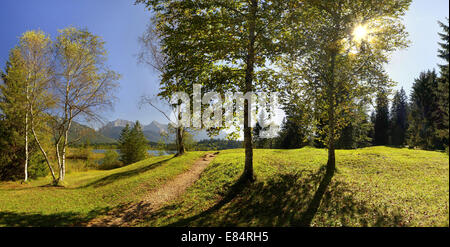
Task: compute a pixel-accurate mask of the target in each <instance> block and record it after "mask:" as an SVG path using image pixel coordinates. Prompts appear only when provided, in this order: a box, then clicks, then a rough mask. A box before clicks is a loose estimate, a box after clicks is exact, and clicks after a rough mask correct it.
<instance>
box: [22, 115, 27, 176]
mask: <svg viewBox="0 0 450 247" xmlns="http://www.w3.org/2000/svg"><path fill="white" fill-rule="evenodd" d="M24 172H25V177H24V179H23V181H24V182H26V181H28V112H27V113H25V168H24Z"/></svg>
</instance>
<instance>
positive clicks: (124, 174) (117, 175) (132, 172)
mask: <svg viewBox="0 0 450 247" xmlns="http://www.w3.org/2000/svg"><path fill="white" fill-rule="evenodd" d="M173 158H174V157H171V158H167V159H164V160H161V161H159V162H155V163H151V164H149V165H146V166H144V167H140V168H137V169H133V170H129V171H124V172H118V173H114V174H111V175H108V176H106V177H104V178H101V179H99V180H95V181H93V182H91V183H88V184H86V185H83V186H81V187H78V188H86V187H94V188H97V187H101V186H105V185H107V184H110V183H113V182H117V181H118V180H121V179H125V178H129V177H132V176H136V175H139V174H141V173H144V172H147V171H149V170H152V169H155V168H157V167H159V166H161V165H162V164H164V163H166V162H168V161H169V160H171V159H173Z"/></svg>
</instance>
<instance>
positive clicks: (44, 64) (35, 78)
mask: <svg viewBox="0 0 450 247" xmlns="http://www.w3.org/2000/svg"><path fill="white" fill-rule="evenodd" d="M52 68H53V67H52V42H51V40H50V37H49V36H47V35H46V34H44V33H43V32H42V31H28V32H25V33H24V34H23V35H22V36H21V37H20V41H19V44H18V45H17V46H16V47H15V48H13V49H12V51H11V54H10V64H9V66H8V71H7V74H6V78H5V79H6V80H7V81H8V83H9V85H8V86H9V90H8V89H7V88H4V90H3V92H4V96H6V97H9V102H10V103H12V102H14V103H15V104H13V105H12V106H11V108H10V109H9V110H12V111H14V110H17V111H18V112H21V115H22V116H18V117H19V119H23V129H24V134H23V138H24V143H25V148H24V152H25V161H24V181H27V180H28V165H29V144H30V140H29V137H30V136H31V133H30V130H31V132H32V133H33V136H34V138H35V140H36V141H37V143H38V144H39V147H40V148H41V149H42V146H41V145H40V142H39V139H38V137H37V133H36V132H37V131H36V129H39V128H41V127H42V123H41V120H42V119H43V118H44V117H45V111H46V110H47V109H48V108H50V107H51V106H52V97H51V95H50V93H49V90H48V89H49V87H50V81H51V80H52V73H53V72H52ZM45 158H46V159H48V157H45ZM48 164H49V169H50V171H51V174H52V175H54V173H53V169H52V167H51V166H50V163H49V162H48Z"/></svg>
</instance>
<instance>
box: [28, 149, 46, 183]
mask: <svg viewBox="0 0 450 247" xmlns="http://www.w3.org/2000/svg"><path fill="white" fill-rule="evenodd" d="M48 173H49V170H48V166H47V163H46V162H45V159H44V158H43V157H42V155H40V154H39V153H35V154H33V155H31V157H30V160H29V166H28V177H29V178H30V179H36V178H39V177H45V176H47V175H48Z"/></svg>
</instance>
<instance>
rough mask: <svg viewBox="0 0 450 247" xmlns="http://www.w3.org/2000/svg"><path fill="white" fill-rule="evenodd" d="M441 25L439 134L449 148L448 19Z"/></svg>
mask: <svg viewBox="0 0 450 247" xmlns="http://www.w3.org/2000/svg"><path fill="white" fill-rule="evenodd" d="M439 25H440V26H441V28H442V29H443V32H442V33H439V36H440V37H441V40H442V42H440V43H439V45H440V49H439V51H438V52H439V54H438V56H439V58H441V59H443V60H444V62H445V63H444V64H442V65H439V68H440V77H439V79H438V88H437V90H436V94H437V97H438V105H439V117H440V119H441V121H440V122H438V124H437V126H436V127H437V129H438V134H439V136H440V137H441V138H442V139H443V142H444V145H445V147H446V148H447V152H448V145H449V143H448V142H449V137H448V133H449V125H448V115H449V107H448V104H449V98H448V96H449V46H450V45H449V39H450V37H449V26H448V18H447V24H444V23H442V22H439Z"/></svg>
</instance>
